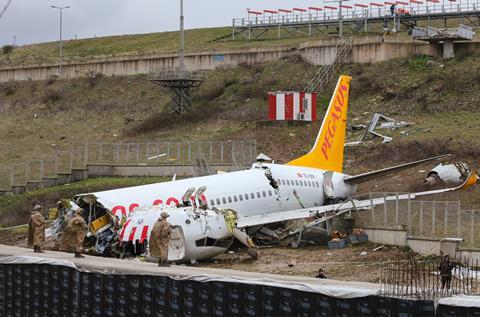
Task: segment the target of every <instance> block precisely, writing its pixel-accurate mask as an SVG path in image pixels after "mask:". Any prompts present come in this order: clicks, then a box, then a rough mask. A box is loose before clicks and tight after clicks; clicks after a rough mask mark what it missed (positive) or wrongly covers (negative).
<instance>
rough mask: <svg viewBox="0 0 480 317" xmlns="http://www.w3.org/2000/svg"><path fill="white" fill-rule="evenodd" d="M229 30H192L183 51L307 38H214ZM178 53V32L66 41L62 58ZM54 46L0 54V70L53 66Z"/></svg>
mask: <svg viewBox="0 0 480 317" xmlns="http://www.w3.org/2000/svg"><path fill="white" fill-rule="evenodd" d="M231 32H232V29H231V28H229V27H221V28H208V29H192V30H187V31H186V34H185V41H186V47H185V48H186V51H187V54H188V53H189V52H195V51H206V50H215V51H219V52H221V51H222V50H228V49H234V48H252V47H269V46H274V45H286V44H298V43H301V42H304V41H306V40H309V39H312V38H310V37H295V38H282V39H268V40H252V41H248V40H241V39H240V40H236V41H232V40H228V39H227V40H222V41H215V39H216V38H217V37H222V36H225V35H227V34H231ZM177 50H178V32H163V33H149V34H134V35H120V36H107V37H98V38H89V39H81V40H69V41H66V42H65V43H64V58H65V61H66V62H70V61H88V60H89V59H91V58H95V57H115V56H128V55H150V54H174V53H176V52H177ZM57 58H58V42H48V43H40V44H32V45H25V46H20V47H17V48H15V49H14V50H13V52H11V53H10V54H3V55H2V54H0V66H6V65H35V64H49V63H57V62H58V60H57Z"/></svg>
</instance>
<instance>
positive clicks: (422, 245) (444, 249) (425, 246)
mask: <svg viewBox="0 0 480 317" xmlns="http://www.w3.org/2000/svg"><path fill="white" fill-rule="evenodd" d="M407 245H408V246H409V247H410V249H412V250H413V251H415V252H417V253H420V254H423V255H440V254H442V253H443V254H448V255H450V256H451V257H455V254H456V251H457V248H458V242H457V241H445V240H434V239H421V238H408V239H407Z"/></svg>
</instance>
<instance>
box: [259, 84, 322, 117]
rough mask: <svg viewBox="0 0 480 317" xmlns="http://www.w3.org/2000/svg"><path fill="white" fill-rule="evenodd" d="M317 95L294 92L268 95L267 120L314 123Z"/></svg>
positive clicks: (279, 92)
mask: <svg viewBox="0 0 480 317" xmlns="http://www.w3.org/2000/svg"><path fill="white" fill-rule="evenodd" d="M316 119H317V94H316V93H306V92H294V91H277V92H269V93H268V120H270V121H276V120H287V121H315V120H316Z"/></svg>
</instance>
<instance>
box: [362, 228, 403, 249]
mask: <svg viewBox="0 0 480 317" xmlns="http://www.w3.org/2000/svg"><path fill="white" fill-rule="evenodd" d="M363 231H364V232H365V233H366V234H367V235H368V240H369V241H372V242H374V243H379V244H388V245H396V246H406V245H407V231H406V230H393V229H374V228H364V229H363Z"/></svg>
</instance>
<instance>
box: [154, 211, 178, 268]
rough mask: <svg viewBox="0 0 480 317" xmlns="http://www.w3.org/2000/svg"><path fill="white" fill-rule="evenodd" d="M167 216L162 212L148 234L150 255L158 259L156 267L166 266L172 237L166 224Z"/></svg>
mask: <svg viewBox="0 0 480 317" xmlns="http://www.w3.org/2000/svg"><path fill="white" fill-rule="evenodd" d="M168 217H169V215H168V214H167V213H166V212H165V211H164V212H162V213H161V214H160V218H159V219H158V221H157V222H156V223H155V225H154V226H153V229H152V232H151V233H150V240H149V242H148V244H149V246H150V255H151V256H153V257H158V266H167V260H168V247H169V245H170V239H171V236H172V228H171V226H170V223H168V221H167V218H168Z"/></svg>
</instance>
